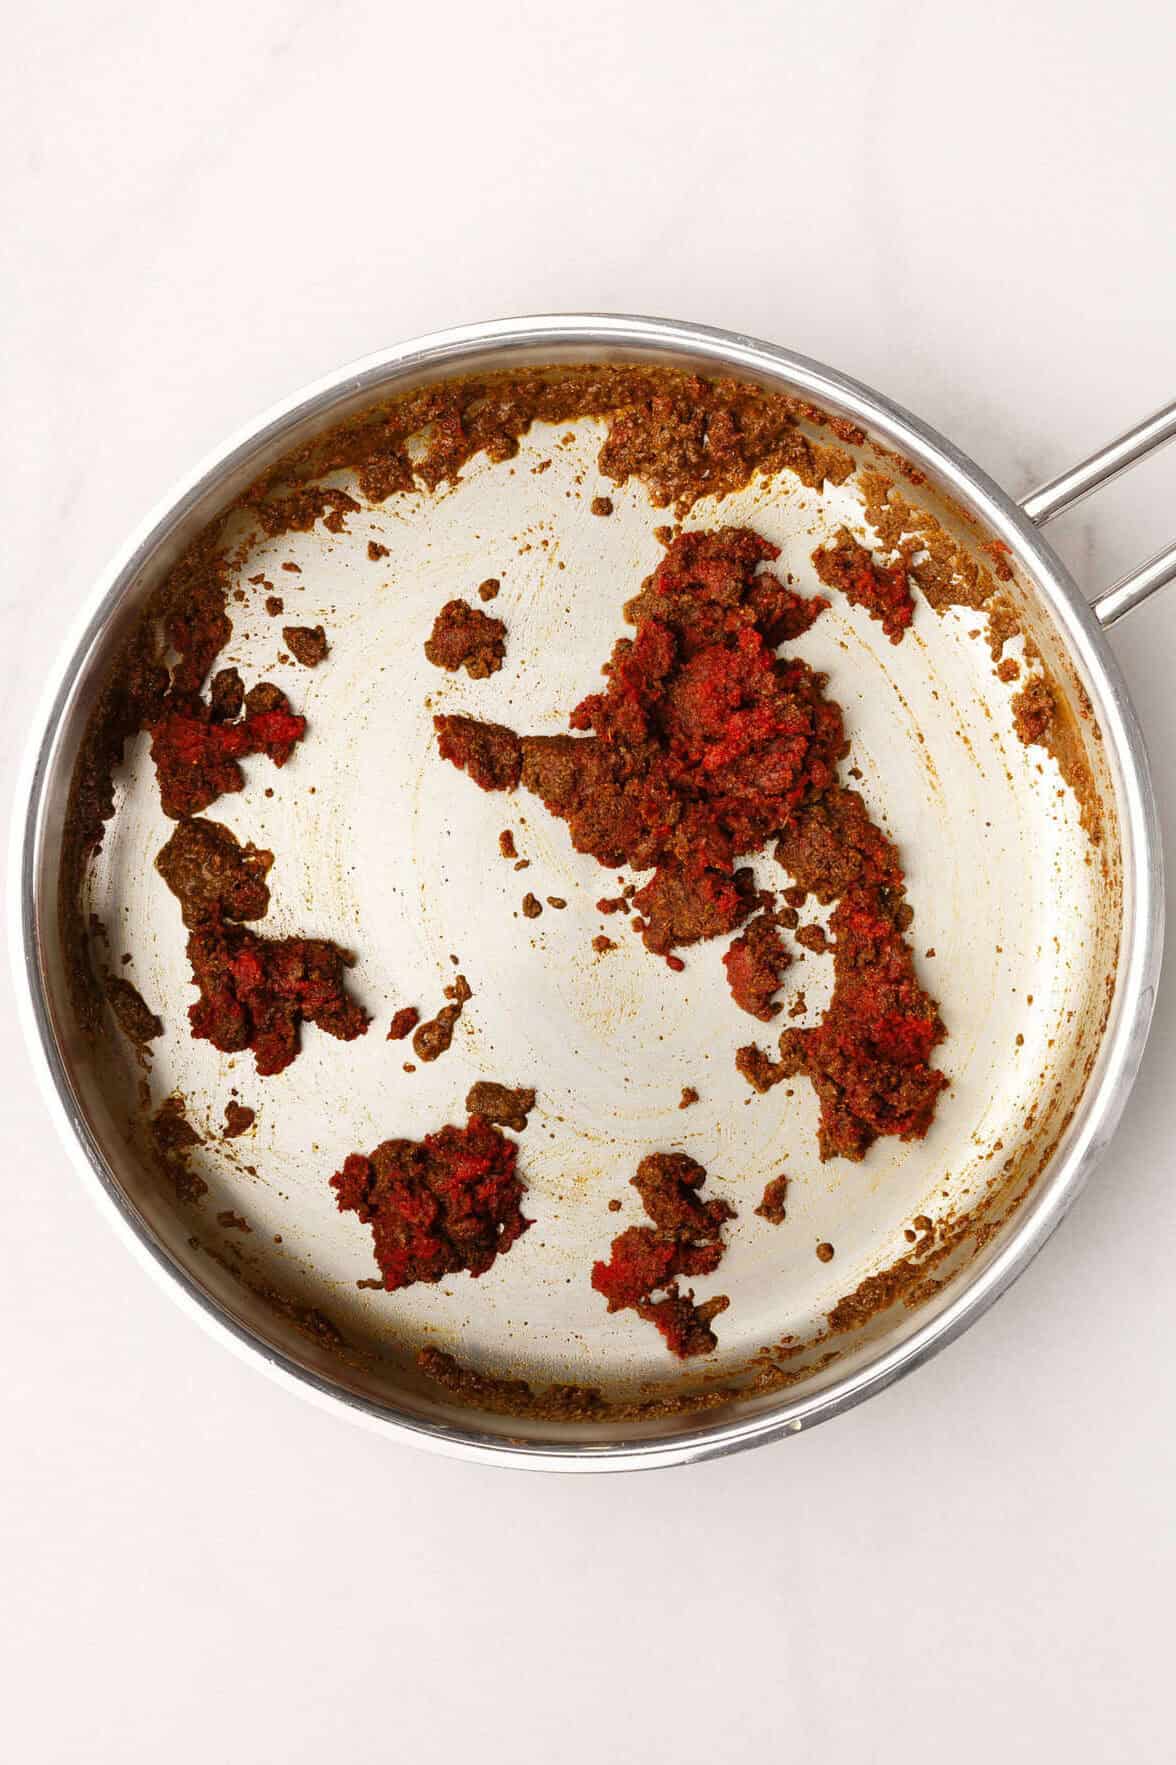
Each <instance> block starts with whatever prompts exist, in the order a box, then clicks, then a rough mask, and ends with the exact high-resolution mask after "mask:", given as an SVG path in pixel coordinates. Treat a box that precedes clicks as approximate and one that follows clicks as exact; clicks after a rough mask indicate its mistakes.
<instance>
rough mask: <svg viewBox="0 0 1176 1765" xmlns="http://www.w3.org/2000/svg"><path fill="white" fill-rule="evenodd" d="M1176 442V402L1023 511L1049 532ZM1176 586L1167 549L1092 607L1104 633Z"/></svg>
mask: <svg viewBox="0 0 1176 1765" xmlns="http://www.w3.org/2000/svg"><path fill="white" fill-rule="evenodd" d="M1172 440H1176V400H1173V402H1172V403H1171V404H1166V405H1164V406H1163V408H1162V409H1161V410H1158V411H1156V412H1155V413H1154V415H1152V416H1150V417H1145V418H1144V420H1143V422H1142V423H1137V424H1136V425H1135V427H1134V428H1132V429H1127V430H1125V431H1124V433H1123V434H1122V435H1119V436H1117V437H1116V438H1115V440H1114V441H1109V442H1108V443H1107V445H1106V446H1105V447H1100V448H1099V450H1098V452H1097V453H1093V454H1091V456H1090V458H1089V459H1086V460H1082V461H1081V462H1080V464H1078V465H1077V466H1072V467H1071V468H1070V470H1069V471H1068V472H1062V473H1061V474H1059V476H1058V477H1057V478H1051V479H1050V481H1049V483H1048V484H1043V485H1041V487H1040V488H1039V489H1038V490H1034V491H1032V492H1031V493H1030V494H1029V495H1028V496H1025V497H1022V498H1021V509H1022V510H1023V512H1024V513H1025V514H1026V515H1028V517H1029V519H1030V520H1031V521H1032V522H1033V523H1034V525H1035V526H1037V527H1044V526H1045V524H1046V522H1047V521H1052V520H1053V518H1054V516H1055V515H1061V514H1064V513H1065V511H1066V510H1067V509H1072V508H1073V507H1074V505H1075V504H1076V503H1080V502H1081V501H1082V500H1083V498H1084V497H1087V496H1089V495H1090V494H1091V492H1092V491H1095V490H1101V489H1102V487H1103V485H1104V484H1109V483H1110V482H1111V480H1112V478H1117V477H1118V476H1119V474H1120V473H1121V472H1126V471H1128V470H1129V469H1130V468H1131V467H1132V466H1134V465H1137V464H1138V462H1139V461H1140V460H1142V459H1146V457H1147V455H1148V454H1150V453H1154V452H1155V451H1156V449H1157V448H1161V447H1163V446H1165V444H1166V443H1167V442H1169V441H1172ZM1173 581H1176V545H1170V546H1165V548H1164V549H1163V551H1159V552H1157V553H1156V555H1155V557H1154V558H1149V559H1148V561H1147V563H1146V564H1141V565H1140V566H1139V568H1138V569H1136V570H1131V571H1129V572H1128V574H1127V575H1126V576H1123V577H1120V579H1119V581H1118V582H1115V583H1113V584H1112V585H1111V587H1110V588H1104V589H1103V591H1102V593H1101V594H1100V595H1096V596H1095V598H1094V600H1093V602H1092V603H1091V604H1092V606H1093V608H1094V613H1095V617H1096V618H1097V619H1098V622H1099V624H1100V625H1101V626H1102V627H1103V629H1104V630H1105V629H1106V628H1107V626H1108V625H1113V624H1114V623H1115V621H1116V619H1121V618H1122V616H1123V614H1124V613H1129V612H1130V611H1131V609H1132V608H1133V607H1138V606H1139V604H1140V602H1141V601H1145V600H1147V598H1148V596H1149V595H1153V594H1155V592H1156V590H1157V589H1158V588H1163V586H1164V584H1165V583H1167V582H1173Z"/></svg>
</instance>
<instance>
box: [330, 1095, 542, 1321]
mask: <svg viewBox="0 0 1176 1765" xmlns="http://www.w3.org/2000/svg"><path fill="white" fill-rule="evenodd" d="M517 1158H518V1147H517V1146H516V1145H515V1143H514V1141H513V1140H508V1139H507V1138H506V1136H505V1135H504V1134H500V1133H499V1131H498V1129H497V1128H495V1127H492V1126H491V1125H490V1123H489V1122H487V1121H484V1120H483V1119H482V1117H481V1116H477V1115H472V1116H471V1117H470V1119H469V1121H468V1122H467V1124H466V1126H465V1127H464V1128H456V1127H452V1126H447V1127H444V1128H442V1129H441V1130H440V1131H439V1132H438V1133H436V1134H426V1136H425V1138H424V1139H423V1140H385V1141H384V1142H383V1144H382V1145H380V1146H377V1147H376V1149H375V1151H374V1152H373V1153H372V1154H371V1155H370V1157H369V1156H367V1155H366V1154H364V1153H361V1152H353V1153H351V1154H350V1156H349V1157H348V1158H346V1159H345V1160H344V1162H343V1168H342V1170H339V1171H336V1173H335V1175H334V1176H333V1177H332V1178H331V1187H332V1188H333V1189H334V1191H335V1196H336V1200H337V1202H338V1206H339V1211H340V1212H341V1213H355V1214H358V1215H359V1218H360V1220H361V1221H362V1223H363V1224H364V1225H365V1226H370V1227H371V1228H372V1239H373V1244H374V1249H375V1254H376V1266H377V1267H378V1268H379V1271H380V1274H381V1276H382V1277H383V1284H384V1286H385V1288H386V1289H387V1291H388V1292H389V1293H395V1292H396V1291H397V1289H398V1288H400V1287H410V1286H411V1285H412V1284H413V1282H414V1281H427V1282H436V1281H440V1280H442V1279H444V1277H445V1276H446V1275H453V1274H457V1273H458V1272H459V1271H460V1270H462V1269H465V1270H466V1271H468V1273H469V1274H471V1275H484V1274H485V1273H486V1270H487V1269H488V1268H490V1267H491V1265H492V1264H493V1262H494V1259H495V1257H496V1256H499V1255H502V1254H504V1253H505V1252H506V1251H508V1250H509V1249H510V1247H511V1245H512V1244H513V1243H514V1242H515V1241H516V1239H518V1238H520V1237H521V1236H522V1234H523V1233H524V1232H525V1231H526V1230H527V1227H528V1226H529V1225H530V1224H531V1221H530V1220H528V1219H525V1218H524V1217H523V1214H522V1212H521V1211H520V1203H521V1201H522V1198H523V1183H522V1180H521V1178H520V1177H519V1176H518V1174H517V1172H516V1170H515V1164H516V1161H517Z"/></svg>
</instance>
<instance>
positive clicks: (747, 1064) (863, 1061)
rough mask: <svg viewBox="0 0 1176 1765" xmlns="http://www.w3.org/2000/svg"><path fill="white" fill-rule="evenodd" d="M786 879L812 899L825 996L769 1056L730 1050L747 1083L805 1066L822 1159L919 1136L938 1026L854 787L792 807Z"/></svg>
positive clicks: (889, 860)
mask: <svg viewBox="0 0 1176 1765" xmlns="http://www.w3.org/2000/svg"><path fill="white" fill-rule="evenodd" d="M776 855H777V857H778V859H779V861H780V863H781V864H782V865H783V866H784V868H785V869H786V870H787V871H788V872H789V874H790V875H791V876H792V877H794V878H795V880H796V883H797V886H799V887H800V888H803V889H804V890H806V892H809V893H811V894H814V895H815V896H816V897H817V899H818V900H819V901H821V902H823V903H828V902H830V901H835V902H836V903H837V904H836V906H835V907H834V909H833V912H832V913H831V914H830V916H829V931H830V933H831V935H832V939H833V995H832V998H831V999H830V1001H829V1005H828V1008H827V1010H826V1011H825V1013H824V1016H823V1017H822V1019H821V1022H820V1023H819V1024H818V1025H816V1026H815V1027H814V1028H812V1029H787V1030H785V1031H784V1034H783V1035H782V1036H781V1038H780V1058H779V1060H778V1061H776V1062H773V1061H771V1060H770V1059H769V1057H768V1056H767V1055H765V1054H764V1053H763V1052H762V1050H760V1049H758V1048H754V1047H751V1048H743V1049H740V1051H739V1055H738V1056H737V1065H738V1066H739V1068H740V1071H741V1072H743V1074H744V1076H745V1077H746V1078H747V1080H748V1082H749V1083H750V1084H751V1085H753V1086H754V1088H755V1089H756V1090H757V1091H766V1090H769V1089H770V1088H771V1086H772V1085H774V1084H778V1083H779V1082H780V1080H781V1079H786V1078H792V1077H793V1076H795V1075H796V1074H798V1073H803V1074H805V1075H806V1076H807V1077H808V1078H809V1079H810V1080H811V1081H812V1084H813V1088H814V1089H815V1091H816V1093H817V1096H818V1098H819V1100H820V1105H821V1127H820V1146H821V1156H822V1158H833V1157H841V1158H850V1159H860V1158H862V1157H863V1156H864V1155H865V1153H866V1152H867V1151H868V1149H869V1147H870V1146H871V1145H872V1144H873V1142H874V1141H875V1140H876V1139H877V1138H878V1137H879V1136H880V1135H884V1134H889V1135H894V1136H896V1137H897V1138H898V1139H901V1140H916V1139H921V1138H922V1137H923V1136H924V1135H925V1134H926V1132H927V1129H928V1128H929V1127H930V1125H931V1119H932V1116H933V1115H934V1113H935V1104H936V1101H937V1099H938V1096H939V1093H940V1091H942V1089H943V1087H944V1086H945V1085H946V1083H947V1080H946V1078H945V1077H944V1075H943V1074H942V1073H941V1072H938V1071H937V1070H936V1069H935V1068H934V1067H932V1066H931V1065H930V1057H931V1053H932V1050H933V1049H934V1048H935V1047H936V1046H937V1044H938V1043H939V1042H941V1041H942V1040H943V1037H944V1034H945V1031H944V1027H943V1023H942V1021H941V1019H940V1016H939V1011H938V1008H937V1006H936V1004H935V1001H934V1000H933V999H932V998H930V996H929V995H928V994H927V993H925V992H924V991H923V989H922V987H921V986H920V985H919V982H918V979H917V977H916V975H915V966H914V958H913V956H912V954H911V951H910V948H909V946H908V944H907V942H906V939H905V936H904V934H905V932H906V931H907V928H908V927H909V925H910V921H911V910H910V907H909V906H908V904H907V901H906V898H905V887H904V879H903V873H902V867H901V864H900V863H899V858H898V853H897V851H896V850H895V848H894V846H893V845H892V844H891V842H890V841H889V840H888V839H887V838H886V836H885V835H884V834H883V833H882V832H881V831H880V829H879V828H877V827H875V825H874V823H873V822H872V821H871V820H870V818H869V815H868V814H867V812H866V808H865V805H864V803H863V802H862V800H861V798H860V797H859V796H858V795H857V793H856V792H855V791H847V790H843V789H842V788H841V787H840V786H838V787H837V788H836V789H835V790H832V791H829V792H827V793H826V795H825V796H824V798H823V799H822V800H821V801H820V802H819V803H814V804H811V805H810V806H809V807H808V808H806V809H804V810H803V811H802V812H801V813H800V814H798V815H797V817H796V819H795V821H794V822H793V824H792V826H791V827H790V828H789V829H788V831H787V832H786V833H785V834H784V835H783V836H782V837H781V839H780V842H779V844H778V846H777V849H776Z"/></svg>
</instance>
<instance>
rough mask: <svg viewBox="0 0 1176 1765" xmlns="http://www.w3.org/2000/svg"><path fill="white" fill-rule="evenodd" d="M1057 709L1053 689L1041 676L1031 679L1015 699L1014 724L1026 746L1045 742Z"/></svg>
mask: <svg viewBox="0 0 1176 1765" xmlns="http://www.w3.org/2000/svg"><path fill="white" fill-rule="evenodd" d="M1056 710H1057V704H1056V701H1055V699H1054V695H1053V690H1052V688H1051V687H1050V684H1049V682H1048V681H1047V680H1044V679H1042V678H1041V676H1038V677H1037V678H1035V679H1033V680H1031V681H1029V683H1028V685H1027V686H1025V687H1024V688H1023V689H1022V690H1021V691H1020V692H1019V693H1018V694H1017V696H1016V698H1015V699H1014V700H1013V726H1014V728H1015V729H1016V731H1017V736H1018V738H1019V739H1020V740H1021V741H1023V742H1024V743H1025V746H1026V747H1029V746H1030V745H1031V744H1032V743H1034V742H1039V743H1044V742H1045V738H1046V736H1047V734H1048V733H1049V729H1050V726H1051V724H1052V723H1053V720H1054V715H1055V713H1056Z"/></svg>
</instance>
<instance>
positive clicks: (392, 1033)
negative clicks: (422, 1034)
mask: <svg viewBox="0 0 1176 1765" xmlns="http://www.w3.org/2000/svg"><path fill="white" fill-rule="evenodd" d="M420 1021H421V1014H420V1012H419V1011H418V1010H417V1008H416V1006H415V1005H402V1006H401V1007H400V1010H399V1011H396V1012H393V1014H392V1022H391V1023H390V1024H389V1026H388V1034H387V1036H386V1037H385V1040H386V1041H389V1042H403V1040H404V1038H405V1036H411V1034H412V1032H413V1031H414V1030H415V1029H416V1027H417V1025H418V1023H420Z"/></svg>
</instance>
